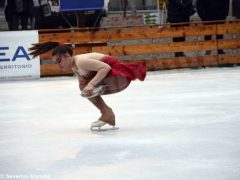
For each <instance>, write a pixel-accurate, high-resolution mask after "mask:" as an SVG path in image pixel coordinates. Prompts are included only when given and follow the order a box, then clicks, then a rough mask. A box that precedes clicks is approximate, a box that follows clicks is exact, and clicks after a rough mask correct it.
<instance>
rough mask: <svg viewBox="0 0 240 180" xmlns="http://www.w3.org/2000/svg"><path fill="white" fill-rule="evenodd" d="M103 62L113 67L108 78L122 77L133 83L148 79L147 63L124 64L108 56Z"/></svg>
mask: <svg viewBox="0 0 240 180" xmlns="http://www.w3.org/2000/svg"><path fill="white" fill-rule="evenodd" d="M101 61H102V62H105V63H106V64H108V65H110V66H111V71H110V72H109V73H108V77H109V76H121V77H125V78H127V79H129V80H131V81H132V80H136V79H139V80H140V81H143V80H144V79H145V77H146V64H145V63H142V62H138V63H124V62H122V61H119V60H118V59H116V58H114V57H112V56H106V57H104V58H103V59H101Z"/></svg>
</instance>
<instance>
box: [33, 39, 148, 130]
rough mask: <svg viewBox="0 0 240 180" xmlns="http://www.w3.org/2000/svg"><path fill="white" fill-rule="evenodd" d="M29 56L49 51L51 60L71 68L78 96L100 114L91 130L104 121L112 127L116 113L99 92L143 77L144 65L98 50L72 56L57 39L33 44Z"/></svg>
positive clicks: (114, 90) (118, 88) (113, 90)
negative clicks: (79, 91)
mask: <svg viewBox="0 0 240 180" xmlns="http://www.w3.org/2000/svg"><path fill="white" fill-rule="evenodd" d="M29 50H30V55H32V56H33V57H36V56H39V55H41V54H43V53H46V52H48V51H50V50H52V60H53V61H54V62H55V63H57V64H58V65H59V67H60V68H61V69H62V70H63V71H66V70H72V71H73V72H74V73H75V74H76V77H77V78H78V82H79V88H80V90H81V95H82V96H83V97H86V98H87V99H88V100H89V101H90V102H91V103H92V104H93V105H94V106H96V108H97V109H99V110H100V112H101V117H100V118H99V119H98V120H97V121H94V122H93V123H92V124H91V129H92V130H94V129H101V127H102V126H104V125H105V124H109V125H111V126H112V127H115V115H114V113H113V110H112V108H111V107H109V106H108V105H107V104H106V103H105V102H104V100H103V99H102V97H101V95H107V94H113V93H117V92H120V91H122V90H124V89H125V88H127V87H128V85H129V84H130V82H131V81H133V80H136V79H139V80H140V81H143V80H144V79H145V77H146V64H145V63H143V62H138V63H124V62H122V61H120V60H118V59H116V58H114V57H112V56H109V55H106V54H101V53H95V52H92V53H86V54H79V55H73V54H74V53H73V49H72V47H70V46H68V45H65V44H61V43H59V42H44V43H36V44H33V46H32V47H30V48H29Z"/></svg>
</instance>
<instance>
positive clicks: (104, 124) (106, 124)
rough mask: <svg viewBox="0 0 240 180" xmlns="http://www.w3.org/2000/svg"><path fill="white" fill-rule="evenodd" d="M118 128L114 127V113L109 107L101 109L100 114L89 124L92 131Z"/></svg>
mask: <svg viewBox="0 0 240 180" xmlns="http://www.w3.org/2000/svg"><path fill="white" fill-rule="evenodd" d="M116 129H119V128H117V127H115V115H114V113H113V111H112V109H111V108H107V109H105V110H104V111H102V116H101V117H100V118H99V120H98V121H95V122H93V123H92V124H91V130H92V131H107V130H116Z"/></svg>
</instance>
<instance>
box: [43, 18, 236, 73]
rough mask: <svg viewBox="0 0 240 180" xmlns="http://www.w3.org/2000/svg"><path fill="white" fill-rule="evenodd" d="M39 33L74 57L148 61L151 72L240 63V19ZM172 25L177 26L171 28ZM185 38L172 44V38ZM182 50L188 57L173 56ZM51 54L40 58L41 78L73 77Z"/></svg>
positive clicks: (57, 30) (44, 38)
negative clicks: (208, 37) (69, 47)
mask: <svg viewBox="0 0 240 180" xmlns="http://www.w3.org/2000/svg"><path fill="white" fill-rule="evenodd" d="M183 24H186V23H178V24H161V25H142V26H120V27H104V28H98V29H94V28H91V29H90V28H81V29H80V28H72V29H60V30H59V29H54V30H39V41H40V42H45V41H59V42H62V43H69V44H71V45H72V46H73V47H74V52H75V54H80V53H87V52H100V53H105V54H109V55H112V56H116V57H118V58H120V59H122V60H124V61H125V62H139V61H143V62H146V64H147V67H148V70H162V69H178V68H199V67H209V66H225V65H235V64H240V52H239V49H240V20H232V21H217V22H216V21H215V22H204V23H203V22H194V23H188V25H187V26H181V25H183ZM173 25H175V26H177V27H172V26H173ZM217 34H223V35H224V39H219V40H217V39H213V40H207V41H205V40H204V38H203V37H204V36H206V35H217ZM181 36H184V37H186V41H184V42H172V38H173V37H181ZM219 49H224V50H225V52H226V53H225V54H223V55H217V54H216V52H215V54H213V55H205V51H208V50H212V51H216V50H219ZM179 51H183V52H185V53H186V55H187V56H186V57H173V53H174V52H179ZM50 59H51V54H50V53H46V54H44V55H41V75H42V76H54V75H64V74H67V75H72V72H71V71H68V72H62V71H61V70H60V69H59V68H58V66H57V65H56V64H52V63H51V61H49V60H50Z"/></svg>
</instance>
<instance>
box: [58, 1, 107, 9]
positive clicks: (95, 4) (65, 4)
mask: <svg viewBox="0 0 240 180" xmlns="http://www.w3.org/2000/svg"><path fill="white" fill-rule="evenodd" d="M103 6H104V0H88V1H86V0H60V11H87V10H96V9H103Z"/></svg>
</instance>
